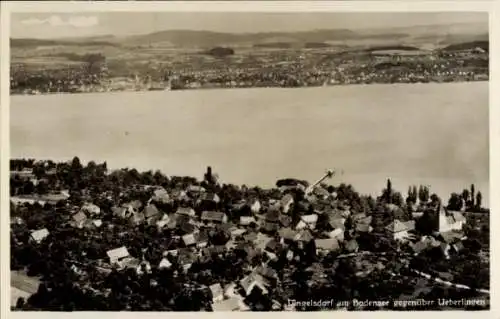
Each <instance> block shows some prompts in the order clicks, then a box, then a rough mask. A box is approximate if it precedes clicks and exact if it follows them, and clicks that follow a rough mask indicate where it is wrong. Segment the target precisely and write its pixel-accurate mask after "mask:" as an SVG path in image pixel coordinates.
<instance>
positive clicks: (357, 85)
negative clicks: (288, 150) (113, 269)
mask: <svg viewBox="0 0 500 319" xmlns="http://www.w3.org/2000/svg"><path fill="white" fill-rule="evenodd" d="M489 82H490V81H489V79H488V80H474V81H450V82H437V81H430V82H416V83H408V82H395V83H349V84H330V85H315V86H299V87H281V86H263V87H258V86H249V87H206V88H187V89H176V90H170V89H164V90H116V91H91V92H48V93H40V94H22V93H9V95H10V96H53V95H88V94H94V95H96V94H106V93H107V94H119V93H149V92H163V93H164V92H189V91H215V90H244V89H246V90H256V89H260V90H262V89H275V90H278V89H281V90H285V89H287V90H292V89H318V88H332V87H367V86H390V85H392V86H406V85H428V84H434V85H437V84H465V83H489Z"/></svg>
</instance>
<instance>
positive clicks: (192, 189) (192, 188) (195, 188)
mask: <svg viewBox="0 0 500 319" xmlns="http://www.w3.org/2000/svg"><path fill="white" fill-rule="evenodd" d="M186 191H187V192H188V193H193V194H197V195H199V194H201V193H204V192H205V191H206V189H205V188H204V187H203V186H200V185H189V186H188V187H187V189H186Z"/></svg>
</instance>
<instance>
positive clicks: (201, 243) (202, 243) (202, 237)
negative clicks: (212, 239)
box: [195, 230, 209, 248]
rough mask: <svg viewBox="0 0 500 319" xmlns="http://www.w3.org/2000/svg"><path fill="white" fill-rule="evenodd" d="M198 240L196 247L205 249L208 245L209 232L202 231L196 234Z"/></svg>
mask: <svg viewBox="0 0 500 319" xmlns="http://www.w3.org/2000/svg"><path fill="white" fill-rule="evenodd" d="M195 238H196V247H197V248H205V247H207V245H208V238H209V236H208V232H207V231H206V230H201V231H199V232H198V233H196V234H195Z"/></svg>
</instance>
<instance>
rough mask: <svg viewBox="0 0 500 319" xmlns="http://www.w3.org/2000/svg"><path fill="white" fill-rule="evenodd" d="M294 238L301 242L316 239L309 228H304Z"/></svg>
mask: <svg viewBox="0 0 500 319" xmlns="http://www.w3.org/2000/svg"><path fill="white" fill-rule="evenodd" d="M294 240H295V241H296V242H299V243H302V244H304V243H308V242H311V241H312V240H314V236H313V235H312V234H311V232H310V231H309V230H308V229H303V230H301V231H299V232H298V233H297V235H296V236H295V238H294Z"/></svg>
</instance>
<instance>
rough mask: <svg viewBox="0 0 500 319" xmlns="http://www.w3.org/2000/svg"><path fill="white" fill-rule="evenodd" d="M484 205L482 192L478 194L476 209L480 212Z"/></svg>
mask: <svg viewBox="0 0 500 319" xmlns="http://www.w3.org/2000/svg"><path fill="white" fill-rule="evenodd" d="M482 204H483V194H481V192H477V195H476V207H477V209H478V210H479V209H481V206H482Z"/></svg>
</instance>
